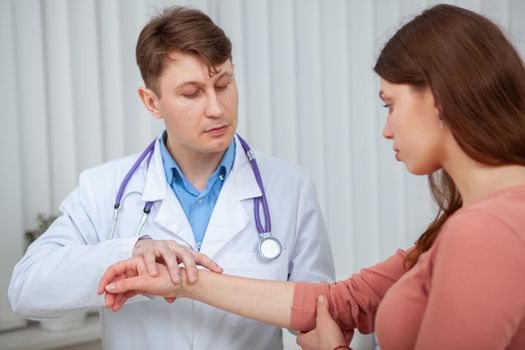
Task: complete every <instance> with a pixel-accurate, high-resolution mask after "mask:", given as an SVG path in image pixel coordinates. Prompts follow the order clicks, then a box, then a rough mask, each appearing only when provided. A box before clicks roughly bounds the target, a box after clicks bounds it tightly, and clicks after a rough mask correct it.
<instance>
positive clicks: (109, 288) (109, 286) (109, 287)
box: [106, 283, 117, 292]
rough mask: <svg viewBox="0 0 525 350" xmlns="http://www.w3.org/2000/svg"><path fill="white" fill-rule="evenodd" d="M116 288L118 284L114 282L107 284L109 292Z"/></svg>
mask: <svg viewBox="0 0 525 350" xmlns="http://www.w3.org/2000/svg"><path fill="white" fill-rule="evenodd" d="M115 289H117V286H115V284H113V283H110V284H108V285H107V286H106V290H107V291H108V292H112V291H114V290H115Z"/></svg>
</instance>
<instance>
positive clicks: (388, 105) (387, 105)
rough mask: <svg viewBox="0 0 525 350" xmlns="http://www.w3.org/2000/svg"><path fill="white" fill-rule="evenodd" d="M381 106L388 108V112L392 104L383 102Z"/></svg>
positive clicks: (390, 110)
mask: <svg viewBox="0 0 525 350" xmlns="http://www.w3.org/2000/svg"><path fill="white" fill-rule="evenodd" d="M383 107H385V108H388V112H389V113H390V112H392V104H391V103H385V104H384V105H383Z"/></svg>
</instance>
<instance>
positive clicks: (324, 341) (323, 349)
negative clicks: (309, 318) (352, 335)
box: [297, 295, 348, 350]
mask: <svg viewBox="0 0 525 350" xmlns="http://www.w3.org/2000/svg"><path fill="white" fill-rule="evenodd" d="M297 344H298V345H299V346H300V347H301V348H303V349H304V350H332V349H334V348H336V347H337V346H339V345H346V344H348V341H346V340H345V337H344V336H343V332H341V329H340V328H339V326H338V325H337V323H336V322H335V321H334V320H333V319H332V316H331V315H330V312H329V310H328V302H327V301H326V299H325V298H324V297H323V296H322V295H320V296H319V297H318V299H317V318H316V328H315V329H313V330H311V331H310V332H308V333H301V334H300V335H299V336H298V337H297Z"/></svg>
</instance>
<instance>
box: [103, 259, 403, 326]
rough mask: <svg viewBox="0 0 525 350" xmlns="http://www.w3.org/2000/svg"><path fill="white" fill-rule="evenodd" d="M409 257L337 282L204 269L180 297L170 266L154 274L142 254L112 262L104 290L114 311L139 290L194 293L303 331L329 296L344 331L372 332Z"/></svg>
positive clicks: (170, 295) (191, 295) (229, 308)
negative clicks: (296, 280) (260, 277)
mask: <svg viewBox="0 0 525 350" xmlns="http://www.w3.org/2000/svg"><path fill="white" fill-rule="evenodd" d="M405 256H406V253H405V252H404V251H402V250H399V251H398V252H397V253H396V254H395V255H393V256H392V257H390V258H389V259H387V260H385V261H383V262H381V263H379V264H377V265H375V266H372V267H370V268H367V269H363V270H362V271H361V273H359V274H354V275H353V276H352V278H349V279H347V280H345V281H342V282H338V283H334V284H327V283H304V282H299V283H291V282H279V281H266V280H258V279H250V278H241V277H234V276H228V275H224V274H215V273H212V272H209V271H205V270H199V276H198V280H197V282H196V283H194V284H188V283H187V282H186V279H184V280H183V288H182V290H181V294H180V295H177V294H178V293H179V289H180V284H174V283H173V282H172V281H171V279H170V276H169V275H168V271H167V268H166V267H165V266H164V265H162V264H159V272H160V275H159V276H158V277H151V276H150V275H149V274H148V273H147V272H146V268H145V265H144V261H143V259H142V258H140V257H138V258H132V259H128V260H124V261H121V262H119V263H117V264H115V265H113V266H111V267H110V268H109V269H108V270H107V271H106V273H105V274H104V276H103V277H102V280H101V281H100V285H99V289H98V293H99V294H102V293H104V291H107V292H108V294H107V295H106V307H109V308H112V309H113V311H117V310H118V309H120V308H121V307H122V305H123V304H124V303H125V302H126V300H127V299H129V298H130V297H132V296H134V295H136V294H149V295H157V296H163V297H166V298H175V297H188V298H192V299H195V300H198V301H201V302H204V303H206V304H209V305H212V306H215V307H217V308H220V309H223V310H226V311H229V312H233V313H236V314H238V315H241V316H244V317H248V318H251V319H254V320H257V321H261V322H265V323H269V324H273V325H276V326H279V327H285V328H291V329H296V330H300V331H303V332H306V331H310V330H312V329H314V328H315V326H316V323H315V322H316V321H315V316H316V309H317V299H318V296H319V295H323V296H324V297H325V298H326V300H327V301H328V304H329V309H330V313H331V315H332V317H333V318H334V320H335V321H336V322H337V323H338V325H339V327H341V329H342V330H344V331H349V330H353V329H354V328H356V327H357V328H359V330H360V331H362V332H365V333H366V332H370V331H371V330H372V328H373V321H374V318H375V312H376V310H377V306H378V305H379V302H380V301H381V299H382V298H383V296H384V294H385V293H386V291H387V290H388V289H389V288H390V286H392V284H394V283H395V282H396V281H397V280H398V279H399V277H401V276H402V275H403V273H404V272H405V268H404V258H405ZM182 275H183V276H184V278H186V277H185V274H182Z"/></svg>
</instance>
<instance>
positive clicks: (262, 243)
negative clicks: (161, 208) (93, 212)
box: [110, 135, 283, 261]
mask: <svg viewBox="0 0 525 350" xmlns="http://www.w3.org/2000/svg"><path fill="white" fill-rule="evenodd" d="M237 137H238V138H239V141H240V143H241V145H242V148H243V149H244V152H245V153H246V157H248V160H249V161H250V165H251V166H252V170H253V174H254V175H255V179H256V180H257V184H258V185H259V188H260V190H261V196H260V197H256V198H254V199H253V201H254V203H253V210H254V216H255V226H257V231H258V232H259V244H258V246H257V250H258V253H259V256H260V257H261V258H262V259H263V260H266V261H271V260H274V259H277V258H278V257H279V256H280V255H281V252H282V250H283V248H282V245H281V242H280V241H279V240H278V239H277V238H275V237H273V236H272V233H271V231H272V222H271V219H270V211H269V209H268V202H267V201H266V192H265V191H264V186H263V182H262V179H261V172H260V171H259V166H258V165H257V161H256V160H255V155H254V153H253V151H252V150H251V149H250V146H248V144H247V143H246V141H244V139H243V138H242V137H240V136H239V135H237ZM156 141H157V139H155V140H153V142H151V143H150V144H149V146H148V147H147V148H146V149H145V150H144V152H142V154H141V155H140V157H139V158H138V159H137V161H136V162H135V164H133V166H132V167H131V169H129V171H128V173H127V174H126V176H125V177H124V180H123V181H122V183H121V184H120V187H119V190H118V192H117V197H116V198H115V205H114V206H113V208H114V211H113V224H112V226H111V235H110V239H113V237H114V236H115V231H116V227H117V220H118V213H119V209H120V204H121V202H122V197H123V195H124V190H125V189H126V186H127V185H128V183H129V181H130V179H131V177H132V176H133V174H134V173H135V172H136V171H137V169H138V167H139V166H140V164H142V162H143V161H144V159H146V158H147V167H149V163H150V161H151V157H152V156H153V150H154V149H155V142H156ZM261 203H262V206H263V211H264V220H265V225H264V228H263V226H262V224H261V217H260V205H261ZM152 206H153V202H146V204H145V205H144V209H143V210H142V211H143V214H142V218H141V219H140V223H139V226H138V228H137V232H136V233H135V236H140V234H141V232H142V229H143V228H144V225H145V223H146V220H147V218H148V214H149V213H150V211H151V207H152Z"/></svg>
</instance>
